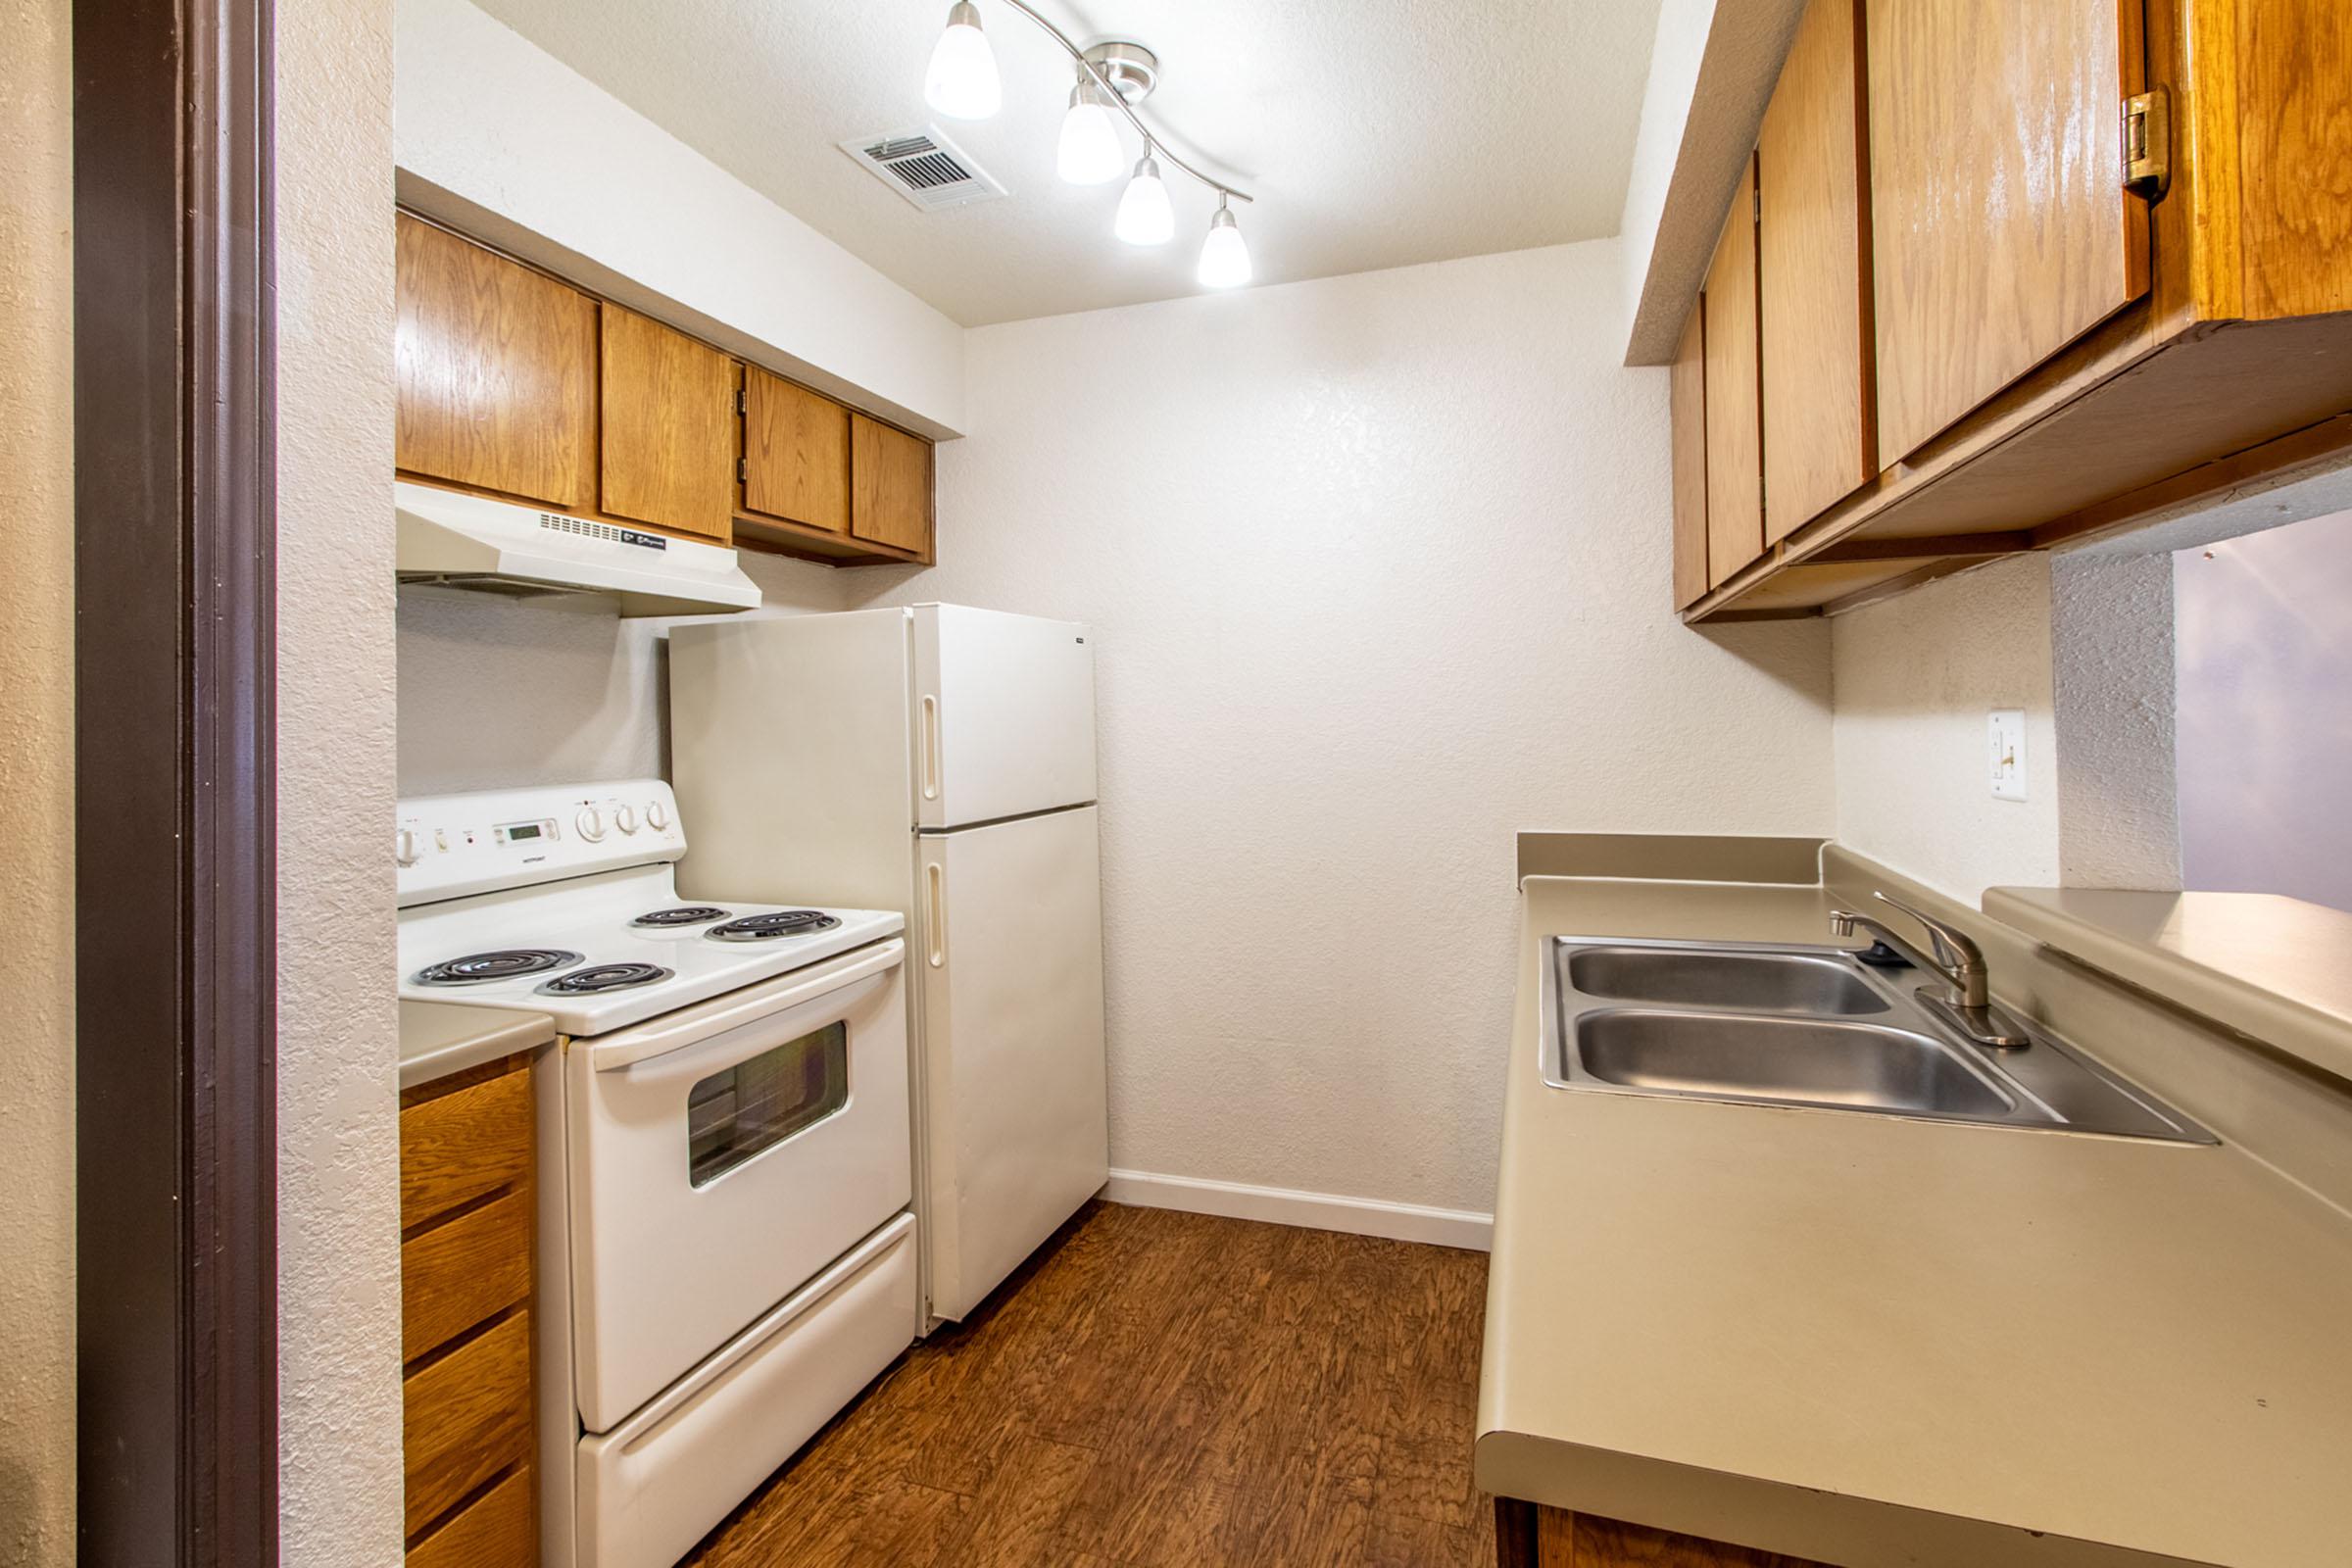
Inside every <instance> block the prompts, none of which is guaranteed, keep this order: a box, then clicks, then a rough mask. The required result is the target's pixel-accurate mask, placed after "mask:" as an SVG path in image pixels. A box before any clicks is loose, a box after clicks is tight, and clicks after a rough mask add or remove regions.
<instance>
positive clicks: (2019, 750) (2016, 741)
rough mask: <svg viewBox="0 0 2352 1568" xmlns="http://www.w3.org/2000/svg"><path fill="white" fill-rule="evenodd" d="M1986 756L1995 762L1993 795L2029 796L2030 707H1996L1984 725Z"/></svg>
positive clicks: (2002, 797)
mask: <svg viewBox="0 0 2352 1568" xmlns="http://www.w3.org/2000/svg"><path fill="white" fill-rule="evenodd" d="M1985 741H1986V743H1987V745H1986V755H1987V760H1989V762H1990V764H1991V775H1992V798H1993V799H1994V800H1996V801H2022V800H2024V799H2025V798H2026V711H2025V710H2024V709H2022V708H1996V709H1994V710H1993V711H1992V712H1991V714H1990V715H1988V717H1987V718H1986V721H1985Z"/></svg>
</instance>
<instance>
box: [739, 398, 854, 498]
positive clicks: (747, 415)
mask: <svg viewBox="0 0 2352 1568" xmlns="http://www.w3.org/2000/svg"><path fill="white" fill-rule="evenodd" d="M743 510H744V511H746V512H756V513H758V514H760V515H761V516H764V517H781V518H783V519H785V520H786V521H788V522H798V523H803V524H806V525H807V526H809V527H811V528H823V529H825V530H826V531H828V532H830V533H848V532H849V531H850V411H849V410H847V409H845V408H843V407H842V406H841V405H840V404H838V403H836V402H834V401H833V400H832V399H831V398H824V397H819V396H817V395H816V394H815V393H814V392H810V391H808V390H806V389H804V388H802V387H797V386H794V385H793V384H792V383H791V382H790V381H787V380H785V379H783V378H782V377H781V376H775V375H770V374H769V373H768V372H767V371H765V370H762V369H760V368H759V367H758V366H749V367H746V368H745V369H744V374H743Z"/></svg>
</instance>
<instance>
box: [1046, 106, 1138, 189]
mask: <svg viewBox="0 0 2352 1568" xmlns="http://www.w3.org/2000/svg"><path fill="white" fill-rule="evenodd" d="M1126 167H1127V154H1126V151H1125V149H1123V148H1122V147H1120V146H1119V123H1118V119H1117V117H1116V116H1114V115H1112V114H1111V112H1110V108H1109V106H1108V105H1106V104H1104V103H1103V89H1102V88H1100V87H1098V86H1095V85H1094V84H1093V83H1092V82H1080V83H1079V84H1078V85H1077V86H1075V87H1073V88H1071V89H1070V112H1069V113H1068V114H1066V115H1064V116H1062V117H1061V142H1060V145H1059V146H1058V147H1057V148H1056V149H1055V153H1054V170H1055V172H1058V173H1059V174H1060V175H1061V177H1062V178H1063V179H1065V180H1068V181H1069V182H1070V183H1071V184H1073V185H1100V184H1102V183H1103V182H1104V181H1105V180H1112V179H1116V178H1118V177H1119V171H1120V170H1122V169H1125V168H1126Z"/></svg>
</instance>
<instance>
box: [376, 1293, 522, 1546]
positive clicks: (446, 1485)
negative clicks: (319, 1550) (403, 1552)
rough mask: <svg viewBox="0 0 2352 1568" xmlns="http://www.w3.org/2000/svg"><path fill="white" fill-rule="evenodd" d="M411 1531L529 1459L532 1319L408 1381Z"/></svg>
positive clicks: (513, 1321)
mask: <svg viewBox="0 0 2352 1568" xmlns="http://www.w3.org/2000/svg"><path fill="white" fill-rule="evenodd" d="M404 1397H405V1404H406V1421H405V1430H404V1434H403V1445H402V1446H403V1448H404V1451H405V1452H406V1453H407V1455H408V1485H409V1495H408V1533H409V1534H410V1535H411V1536H415V1535H416V1534H417V1531H419V1530H421V1529H423V1528H424V1527H425V1526H426V1525H428V1524H431V1523H432V1522H433V1521H434V1520H435V1519H437V1518H439V1517H440V1516H441V1515H442V1514H444V1513H447V1512H448V1511H449V1510H450V1509H451V1508H453V1507H455V1506H456V1505H457V1503H458V1502H459V1501H460V1500H461V1499H462V1498H464V1497H465V1496H466V1494H467V1493H469V1492H472V1491H473V1490H474V1489H476V1488H477V1487H480V1486H482V1485H483V1484H484V1483H486V1482H489V1481H492V1480H495V1479H497V1477H498V1476H499V1475H500V1474H501V1473H502V1472H503V1471H505V1470H507V1469H509V1468H511V1467H513V1466H516V1465H522V1464H527V1463H528V1462H529V1460H530V1457H531V1314H530V1313H529V1312H527V1311H523V1312H517V1313H515V1315H514V1316H513V1317H511V1318H508V1319H507V1320H506V1321H504V1322H502V1323H500V1324H499V1325H498V1326H497V1327H496V1328H494V1329H492V1330H490V1331H489V1332H488V1333H487V1334H484V1335H483V1336H482V1337H481V1338H480V1339H477V1340H473V1341H471V1342H469V1343H467V1344H466V1345H465V1346H463V1347H461V1348H458V1349H456V1350H453V1351H451V1352H450V1353H449V1354H448V1355H445V1356H443V1357H442V1358H441V1359H440V1360H438V1361H435V1362H433V1363H432V1364H431V1365H430V1366H428V1367H426V1368H425V1369H424V1370H423V1371H421V1372H418V1373H417V1375H416V1376H414V1377H412V1378H410V1379H409V1380H408V1383H407V1385H406V1388H405V1390H404Z"/></svg>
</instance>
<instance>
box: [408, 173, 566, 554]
mask: <svg viewBox="0 0 2352 1568" xmlns="http://www.w3.org/2000/svg"><path fill="white" fill-rule="evenodd" d="M394 234H395V238H394V241H393V244H394V252H395V258H396V260H395V270H394V284H393V288H394V294H395V296H396V299H397V301H398V304H397V317H396V325H395V327H394V337H393V344H394V347H393V377H394V380H393V385H394V394H393V397H394V409H395V413H394V417H393V459H392V461H393V464H394V466H396V467H398V468H400V469H402V470H403V471H404V472H408V473H414V474H417V475H420V476H421V477H424V478H428V479H446V480H449V481H451V482H452V483H456V484H464V485H472V486H474V487H476V488H478V489H482V490H491V491H496V492H497V493H498V494H500V495H505V496H513V497H515V498H517V499H519V500H524V501H535V502H539V503H541V504H542V505H546V506H553V507H557V508H561V509H566V510H572V511H580V510H585V509H589V508H593V507H594V506H595V505H596V301H594V300H592V299H590V298H589V297H588V296H587V295H585V294H582V293H580V292H578V291H577V290H576V289H570V288H566V287H564V285H563V284H562V283H559V282H557V281H556V280H555V279H554V278H552V277H548V276H546V275H545V274H543V273H539V272H534V271H532V270H530V269H529V268H527V267H524V266H522V265H520V264H519V263H516V262H511V261H508V260H507V259H506V258H505V257H503V256H499V255H496V254H494V253H492V252H490V251H486V250H483V249H482V248H481V247H480V246H478V245H474V244H470V243H468V242H467V241H466V240H462V239H460V238H459V237H458V236H457V235H455V234H452V233H450V232H449V231H448V230H447V229H441V228H435V227H434V226H433V225H432V224H430V223H427V222H423V221H419V220H417V219H414V218H411V217H410V216H409V215H408V214H406V213H402V214H400V215H399V216H398V218H397V219H396V220H395V222H394Z"/></svg>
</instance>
